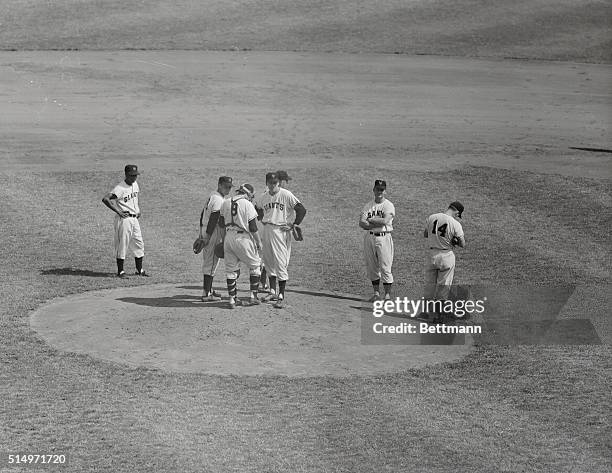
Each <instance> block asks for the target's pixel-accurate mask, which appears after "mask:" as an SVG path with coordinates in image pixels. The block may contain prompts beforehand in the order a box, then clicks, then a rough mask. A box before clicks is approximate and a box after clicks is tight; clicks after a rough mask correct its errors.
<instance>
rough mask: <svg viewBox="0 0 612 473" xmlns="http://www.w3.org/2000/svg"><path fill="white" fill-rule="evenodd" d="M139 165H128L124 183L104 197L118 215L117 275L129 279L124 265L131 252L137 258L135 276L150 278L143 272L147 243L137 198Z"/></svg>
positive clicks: (115, 225) (116, 230) (116, 223)
mask: <svg viewBox="0 0 612 473" xmlns="http://www.w3.org/2000/svg"><path fill="white" fill-rule="evenodd" d="M139 174H140V172H138V166H136V165H134V164H128V165H127V166H125V180H123V181H122V182H120V183H119V184H117V185H116V186H115V188H114V189H113V190H112V191H111V192H109V193H108V194H106V195H105V196H104V197H103V198H102V202H104V205H106V206H107V207H108V208H109V209H111V210H112V211H113V212H115V213H116V214H117V215H116V216H115V223H114V228H115V235H114V245H115V258H116V259H117V276H118V277H120V278H126V277H127V276H126V274H125V271H124V269H123V265H124V262H125V257H126V255H127V252H128V250H130V251H131V252H132V254H133V255H134V260H135V263H136V275H138V276H148V274H147V273H146V272H145V270H144V269H142V261H143V259H144V242H143V239H142V232H141V231H140V223H139V221H138V219H139V218H140V206H139V205H138V195H139V193H140V188H139V187H138V183H137V182H136V179H137V178H138V175H139Z"/></svg>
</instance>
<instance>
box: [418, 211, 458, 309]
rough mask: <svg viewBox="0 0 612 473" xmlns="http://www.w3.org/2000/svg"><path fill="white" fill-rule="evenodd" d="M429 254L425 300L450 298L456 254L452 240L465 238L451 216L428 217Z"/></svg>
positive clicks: (426, 267)
mask: <svg viewBox="0 0 612 473" xmlns="http://www.w3.org/2000/svg"><path fill="white" fill-rule="evenodd" d="M425 230H426V231H427V240H426V244H427V249H428V254H427V257H426V259H425V298H426V299H440V300H445V299H447V298H448V294H449V292H450V287H451V285H452V284H453V277H454V275H455V253H454V252H453V245H451V239H452V238H453V237H455V236H456V237H458V238H459V237H463V236H464V235H463V228H462V227H461V224H460V223H459V222H458V221H457V220H456V219H455V218H453V217H451V216H450V215H447V214H445V213H442V212H439V213H435V214H432V215H430V216H429V217H427V221H426V222H425Z"/></svg>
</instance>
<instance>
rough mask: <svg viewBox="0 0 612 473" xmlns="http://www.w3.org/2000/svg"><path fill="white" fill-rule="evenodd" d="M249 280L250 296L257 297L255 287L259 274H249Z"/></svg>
mask: <svg viewBox="0 0 612 473" xmlns="http://www.w3.org/2000/svg"><path fill="white" fill-rule="evenodd" d="M249 280H250V283H251V297H254V298H255V299H257V289H259V276H258V275H257V274H251V277H250V278H249Z"/></svg>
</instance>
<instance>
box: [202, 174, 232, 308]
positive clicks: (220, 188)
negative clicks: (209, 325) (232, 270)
mask: <svg viewBox="0 0 612 473" xmlns="http://www.w3.org/2000/svg"><path fill="white" fill-rule="evenodd" d="M232 186H233V184H232V178H231V177H228V176H221V177H220V178H219V180H218V182H217V190H216V191H214V192H213V193H212V194H210V196H209V197H208V200H207V201H206V205H205V206H204V208H203V209H202V213H201V214H200V237H201V238H202V239H203V240H204V249H203V250H202V275H203V276H202V302H214V301H220V300H221V294H219V293H217V292H215V291H213V288H212V285H213V279H214V277H215V272H216V271H217V268H218V267H219V258H217V256H216V255H215V245H216V244H217V243H219V242H220V241H222V240H223V235H224V229H223V228H222V227H220V226H219V225H218V223H219V216H220V213H221V206H222V205H223V202H224V201H225V200H226V197H227V196H228V195H229V193H230V192H231V190H232ZM204 225H206V230H205V231H203V230H204Z"/></svg>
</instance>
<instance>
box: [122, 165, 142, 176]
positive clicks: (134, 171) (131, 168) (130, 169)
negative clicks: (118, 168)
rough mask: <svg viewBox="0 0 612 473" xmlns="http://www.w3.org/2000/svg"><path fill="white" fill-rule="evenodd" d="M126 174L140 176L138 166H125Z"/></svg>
mask: <svg viewBox="0 0 612 473" xmlns="http://www.w3.org/2000/svg"><path fill="white" fill-rule="evenodd" d="M125 173H126V174H140V173H139V172H138V166H136V165H135V164H127V165H126V166H125Z"/></svg>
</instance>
